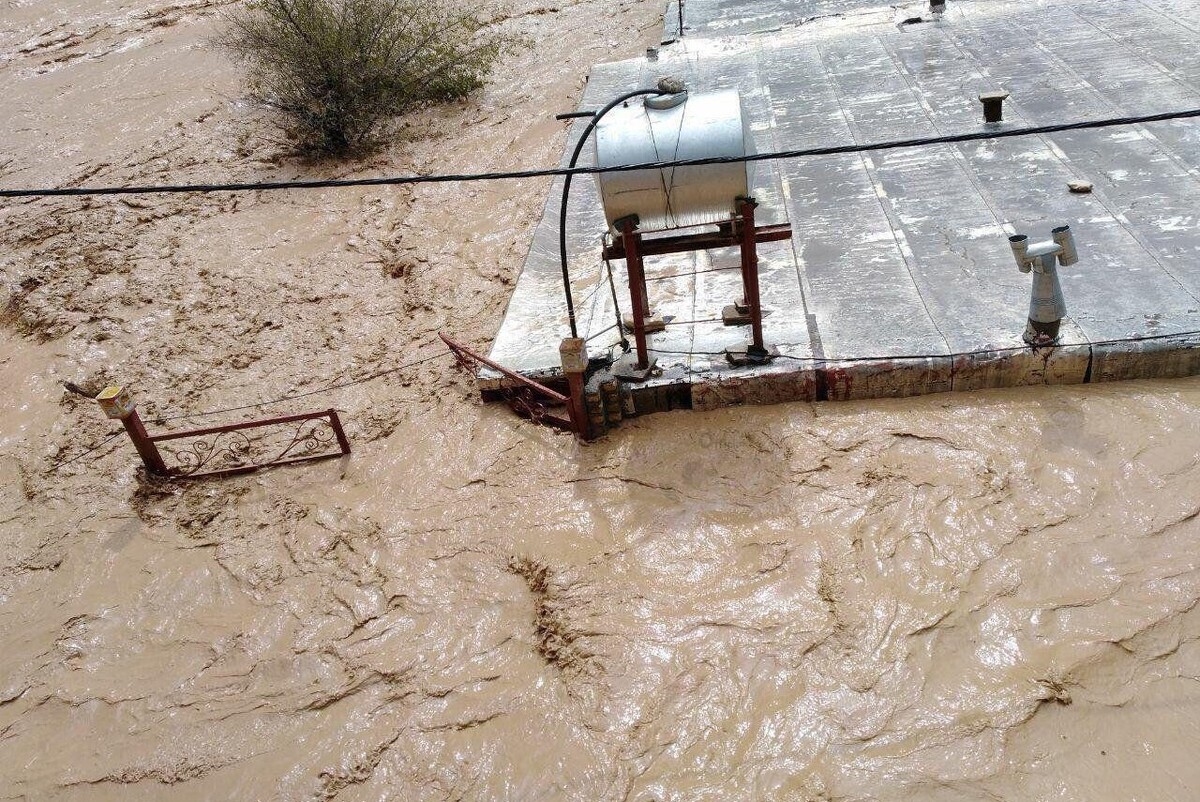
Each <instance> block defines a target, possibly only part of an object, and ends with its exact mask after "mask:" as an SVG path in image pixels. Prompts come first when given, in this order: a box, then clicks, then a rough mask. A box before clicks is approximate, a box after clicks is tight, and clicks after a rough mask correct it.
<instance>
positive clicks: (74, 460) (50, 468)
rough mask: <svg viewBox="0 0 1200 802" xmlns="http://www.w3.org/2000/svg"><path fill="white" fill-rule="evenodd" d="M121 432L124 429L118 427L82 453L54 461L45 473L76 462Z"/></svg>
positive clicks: (106, 443) (115, 437)
mask: <svg viewBox="0 0 1200 802" xmlns="http://www.w3.org/2000/svg"><path fill="white" fill-rule="evenodd" d="M123 434H125V430H124V429H118V430H117V431H115V432H113V433H112V434H110V435H109V436H108V437H106V438H104V439H103V440H101V441H100V442H99V443H96V445H94V446H92V447H91V448H89V449H87V450H86V451H84V452H83V453H82V454H77V455H75V456H74V457H71V458H70V459H65V460H63V461H62V462H56V463H54V464H53V465H51V466H50V467H49V468H47V469H46V473H51V472H53V471H57V470H58V469H59V468H63V467H66V466H67V465H70V464H71V463H72V462H78V461H79V460H81V459H83V458H84V457H86V456H87V455H88V454H91V453H94V452H96V451H99V450H100V449H102V448H104V447H105V446H106V445H108V444H109V443H111V442H112V441H113V440H116V439H117V438H118V437H120V436H121V435H123Z"/></svg>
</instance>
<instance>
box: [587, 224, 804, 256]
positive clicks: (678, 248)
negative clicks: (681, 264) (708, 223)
mask: <svg viewBox="0 0 1200 802" xmlns="http://www.w3.org/2000/svg"><path fill="white" fill-rule="evenodd" d="M791 238H792V227H791V225H790V224H788V223H779V224H777V225H769V226H757V227H755V228H754V240H755V242H779V241H780V240H788V239H791ZM741 244H742V236H741V235H740V234H739V233H738V232H736V231H729V230H726V231H710V232H706V233H703V234H675V235H672V236H669V237H655V238H653V239H647V238H645V237H643V238H642V241H641V243H640V247H639V253H640V254H641V256H642V257H646V256H663V255H665V254H669V253H686V252H688V251H703V250H709V249H712V248H731V247H737V246H739V245H741ZM604 258H606V259H624V258H625V245H624V242H623V241H616V242H613V243H612V244H611V245H608V246H607V247H605V248H604Z"/></svg>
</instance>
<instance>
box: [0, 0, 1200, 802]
mask: <svg viewBox="0 0 1200 802" xmlns="http://www.w3.org/2000/svg"><path fill="white" fill-rule="evenodd" d="M220 11H221V5H220V4H219V3H213V2H200V3H183V4H178V5H172V6H151V5H149V4H147V3H146V2H145V0H138V2H132V0H131V2H126V3H121V2H102V0H79V2H76V3H73V4H70V5H68V4H65V3H64V4H59V5H57V6H54V7H50V6H48V5H45V4H43V3H33V2H22V1H21V0H17V1H16V2H10V3H9V4H8V5H7V6H5V7H3V10H2V11H0V14H2V15H3V17H4V19H5V22H6V25H5V26H4V27H5V30H4V32H3V33H2V34H0V71H2V73H3V76H4V81H5V87H6V90H5V91H6V96H7V97H8V98H10V100H11V105H10V108H11V109H12V111H11V113H8V114H6V116H5V119H3V120H0V142H3V145H2V147H3V150H0V182H2V183H3V184H4V185H6V186H18V185H34V184H44V183H55V184H59V183H66V182H70V181H82V180H88V181H92V182H106V183H107V182H113V183H116V182H126V181H166V180H175V179H178V178H186V179H207V178H219V177H227V176H232V177H234V178H240V179H251V178H255V177H261V178H268V177H270V178H278V177H289V176H296V175H306V176H309V175H335V174H336V175H346V174H363V175H369V174H378V173H380V172H384V171H391V172H403V171H406V170H409V169H413V168H414V167H422V168H425V169H433V168H436V169H439V170H447V171H449V170H458V169H471V168H481V169H488V168H494V167H500V166H505V165H523V166H541V165H545V164H551V163H554V162H556V160H557V159H558V157H559V155H560V153H561V149H562V143H563V131H564V129H563V126H562V125H561V124H559V123H555V122H554V121H553V120H552V119H551V117H552V113H553V112H555V111H560V110H566V109H571V108H573V107H574V105H575V101H576V98H577V97H578V94H579V91H580V88H581V86H582V78H583V76H584V75H585V74H586V71H587V68H588V66H589V65H590V64H591V63H593V62H596V61H600V60H603V59H609V58H617V57H626V56H632V55H636V54H637V53H639V52H640V51H641V49H642V48H644V47H645V46H646V45H647V44H649V43H653V41H654V40H655V38H656V37H657V32H658V29H659V24H660V18H659V15H660V12H661V9H660V7H659V4H657V3H645V2H640V3H634V2H628V3H624V4H620V3H617V4H602V3H599V2H580V3H576V4H572V5H562V6H558V5H554V6H541V5H536V4H532V3H530V4H526V5H524V6H519V7H518V8H517V10H516V11H515V12H514V14H513V15H512V18H511V19H509V20H508V21H507V22H505V23H504V24H506V25H510V26H512V27H513V28H514V30H517V31H519V32H522V33H525V34H526V35H528V36H530V37H531V38H532V39H533V40H534V41H536V42H537V47H536V48H532V49H530V50H528V51H525V52H523V53H520V54H517V55H516V56H514V57H513V58H512V59H510V60H509V61H508V62H506V63H505V64H504V65H502V67H501V69H500V71H499V73H498V75H497V78H496V80H495V82H494V83H493V84H492V85H490V86H489V88H488V89H486V90H485V91H484V92H482V93H481V94H480V95H479V96H478V97H475V98H472V99H470V100H469V101H467V102H464V103H461V104H453V105H451V106H449V107H442V108H438V109H434V110H431V111H430V112H429V113H427V114H425V115H422V116H420V117H419V118H418V117H413V118H412V119H411V120H410V121H409V123H410V131H411V133H410V134H409V135H408V136H407V137H406V138H405V139H404V140H403V141H402V142H401V143H399V144H397V145H395V146H393V147H391V148H388V149H385V150H384V151H382V152H380V153H379V154H377V155H376V156H373V157H371V158H370V159H369V160H367V161H366V162H365V163H362V164H359V165H356V166H354V167H353V168H349V167H345V166H338V165H331V164H311V163H303V162H300V161H297V160H295V159H292V158H290V157H288V156H287V155H286V152H285V148H284V146H282V145H281V144H280V143H278V142H277V141H276V138H277V137H276V135H275V134H274V133H273V129H272V127H271V126H270V125H269V123H268V121H265V120H263V119H261V118H260V117H259V113H258V112H257V111H255V110H253V109H252V108H250V107H248V106H247V105H246V104H245V103H244V102H242V101H241V100H239V98H240V97H241V94H240V89H239V87H238V82H237V73H236V71H235V70H233V68H232V67H230V65H228V64H227V63H226V62H225V61H224V60H223V59H222V58H221V57H220V56H219V55H215V54H213V53H212V52H211V51H210V49H209V48H208V47H207V45H206V44H205V42H206V41H207V37H209V36H210V35H211V31H212V29H213V25H214V23H215V22H216V21H217V20H218V19H219V13H220ZM155 23H157V24H155ZM630 30H632V31H634V32H635V33H636V35H635V36H630V35H629V31H630ZM547 189H548V188H547V187H546V186H545V185H544V184H539V183H537V182H513V183H511V184H502V185H501V184H497V185H489V186H487V187H474V186H464V187H450V186H445V187H441V186H438V187H427V188H421V189H415V190H411V191H409V190H405V191H383V190H370V191H367V190H363V191H352V192H342V193H335V192H332V191H320V192H312V193H293V194H286V193H276V194H270V195H267V194H264V195H259V196H239V197H237V198H232V197H228V196H224V197H223V196H205V197H200V198H196V197H178V198H165V199H164V198H136V199H128V202H121V201H119V200H95V201H90V202H79V201H59V202H53V203H51V202H45V201H37V202H29V203H15V204H8V205H5V206H2V207H0V267H2V268H3V270H4V273H5V285H6V289H5V292H6V297H5V298H4V301H5V303H6V309H7V311H6V314H5V316H4V328H3V330H2V331H0V409H2V410H3V412H2V413H0V455H2V456H3V457H4V458H3V460H0V544H2V549H0V554H2V555H3V556H2V559H0V767H2V768H0V798H17V799H21V798H28V799H39V800H40V799H47V800H50V799H52V800H75V799H80V800H93V799H110V798H111V799H116V798H119V799H122V800H125V799H146V800H162V799H171V800H203V799H231V798H237V799H288V800H292V799H309V798H317V799H333V798H337V799H339V800H374V799H404V800H409V799H431V800H432V799H464V800H491V799H521V800H527V799H564V798H565V799H581V800H582V799H587V800H608V799H612V800H617V799H629V800H701V799H713V800H716V799H750V798H760V799H781V800H835V799H836V800H916V799H919V800H934V802H939V801H941V800H945V801H946V802H949V800H975V799H978V800H996V799H1002V800H1051V799H1053V800H1070V801H1072V802H1074V801H1075V800H1078V801H1079V802H1085V801H1086V802H1096V801H1097V800H1102V801H1104V800H1113V802H1116V801H1117V800H1122V801H1124V800H1132V799H1154V800H1185V799H1193V798H1195V796H1196V790H1195V789H1198V788H1200V764H1197V762H1196V761H1195V759H1194V757H1193V753H1194V751H1195V750H1194V744H1195V743H1196V739H1197V736H1198V735H1200V733H1198V732H1197V729H1198V727H1200V611H1198V610H1197V605H1196V603H1197V600H1198V599H1200V380H1196V379H1189V380H1179V381H1170V382H1154V383H1151V382H1133V383H1124V384H1112V385H1097V386H1087V387H1056V388H1024V389H1019V390H1018V389H1014V390H1004V391H991V392H985V393H972V394H955V395H941V396H930V397H925V398H918V399H908V400H896V401H876V402H863V403H843V404H817V405H804V404H792V405H782V406H775V407H763V408H745V409H732V410H722V411H716V412H708V413H690V412H674V413H668V414H662V415H655V416H651V417H647V418H644V419H639V420H635V421H632V422H626V423H624V424H622V427H621V428H620V429H619V430H618V431H616V432H614V433H613V434H611V435H610V436H608V437H607V438H605V439H603V440H601V441H600V442H597V443H595V444H592V445H588V446H581V445H578V444H576V443H575V442H574V441H573V440H571V439H570V438H569V437H565V436H562V435H557V434H554V433H552V432H550V431H548V430H546V429H541V428H537V427H534V426H531V425H529V424H527V423H524V422H522V421H520V420H518V419H516V418H515V417H513V416H512V415H511V414H510V413H508V412H507V411H506V410H505V409H504V408H502V407H484V406H482V405H481V404H480V403H479V401H478V399H477V397H476V395H475V393H474V390H473V386H472V382H471V380H470V378H469V377H467V376H464V375H462V374H461V373H458V372H456V371H455V370H454V369H453V367H452V363H451V362H450V360H448V359H445V360H436V361H432V362H429V363H425V364H423V365H421V366H420V367H417V368H413V369H411V370H406V371H402V372H400V373H398V374H394V375H391V376H388V377H386V378H383V379H380V380H377V381H374V382H370V383H366V384H361V385H356V386H354V387H350V388H347V389H345V390H341V391H337V392H336V393H330V394H321V395H317V396H314V397H312V398H310V399H306V400H305V401H300V402H291V403H290V404H284V405H278V406H274V407H271V408H269V411H272V412H275V411H278V412H280V413H282V412H292V411H302V410H305V409H320V408H325V407H326V406H329V405H335V406H337V407H338V408H339V409H340V410H342V411H343V415H344V417H345V420H346V424H347V428H348V430H349V433H350V437H351V440H352V443H353V447H354V453H353V454H352V455H351V456H350V457H349V458H346V459H343V460H334V461H329V462H323V463H315V464H310V465H308V466H303V467H295V468H287V469H280V470H275V471H271V472H266V473H262V474H259V475H255V476H250V477H242V478H235V479H230V480H224V481H212V482H201V483H194V484H180V485H171V486H161V485H157V484H153V483H148V482H146V481H145V480H144V479H142V478H141V477H140V476H139V474H138V471H137V470H136V468H135V461H136V460H135V455H134V454H133V452H132V449H131V448H130V447H129V446H128V444H127V442H126V441H125V440H124V439H123V438H117V439H115V440H112V441H111V442H109V443H107V444H105V445H103V446H101V447H100V448H99V449H97V450H96V451H94V452H91V453H87V454H85V453H84V452H85V449H86V448H88V447H89V446H92V445H94V444H96V443H100V442H102V441H103V440H104V438H105V437H107V436H108V434H109V433H110V432H112V431H113V428H112V427H111V426H110V425H109V424H108V422H106V421H105V420H104V419H103V418H102V417H101V415H100V413H99V412H98V410H97V409H96V408H95V406H94V404H92V403H91V402H89V401H87V400H85V399H83V398H80V397H79V396H77V395H74V394H71V393H69V392H65V391H64V390H63V387H62V383H63V382H68V381H69V382H74V383H76V384H79V385H80V386H81V387H83V388H85V389H95V388H96V387H97V386H102V385H103V384H104V383H106V382H108V381H119V382H122V383H125V384H127V385H128V386H130V387H131V388H132V389H133V392H134V393H135V396H136V397H137V399H138V401H139V404H140V406H141V408H142V410H143V411H144V412H145V414H146V417H147V418H148V419H149V418H152V417H155V416H157V415H162V414H194V413H197V412H201V411H205V410H210V409H213V408H220V407H227V406H235V405H239V404H244V403H249V402H253V401H258V400H262V399H269V398H274V397H278V396H280V395H283V394H285V393H289V392H291V391H305V390H311V389H316V388H319V387H322V386H324V385H325V384H327V383H329V382H331V381H334V380H338V379H340V378H346V377H349V378H353V377H358V376H364V375H367V374H370V373H372V372H374V371H377V370H380V369H383V368H387V367H389V366H392V365H396V364H401V363H403V362H406V361H410V360H412V359H414V358H418V357H422V356H424V355H426V354H432V353H436V352H437V351H438V348H437V347H436V346H434V345H433V344H431V343H430V340H431V338H433V337H434V335H435V333H436V332H437V331H439V330H446V331H449V332H450V333H453V334H456V335H459V336H462V337H463V338H464V339H466V340H468V341H469V342H470V343H473V344H476V345H480V346H481V347H482V346H483V345H484V344H486V342H487V341H488V339H489V338H490V336H491V334H492V333H493V332H494V331H495V329H496V327H497V325H498V323H499V319H500V316H501V314H502V313H503V309H504V305H505V303H506V302H507V297H508V293H509V291H510V289H511V285H512V282H513V280H514V278H515V272H516V270H517V269H518V266H519V264H520V262H521V258H522V256H523V254H524V249H525V248H527V247H528V239H529V231H530V229H531V225H532V223H533V221H534V220H536V219H537V216H538V215H539V214H540V211H541V204H542V202H543V201H544V198H545V192H546V191H547ZM238 414H242V413H238ZM244 414H255V412H254V411H250V412H247V413H244ZM235 419H237V415H236V414H235V415H232V416H220V417H218V418H204V419H201V420H199V421H196V422H197V423H201V422H203V423H213V422H218V421H219V422H226V421H228V420H235ZM80 455H83V456H82V458H80V459H77V460H76V461H74V462H70V463H69V464H65V465H61V466H60V467H57V468H56V467H55V466H56V465H59V464H60V463H62V462H63V461H65V460H69V459H72V458H75V457H79V456H80Z"/></svg>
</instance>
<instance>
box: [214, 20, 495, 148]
mask: <svg viewBox="0 0 1200 802" xmlns="http://www.w3.org/2000/svg"><path fill="white" fill-rule="evenodd" d="M218 43H219V44H220V45H222V46H223V47H224V48H225V49H226V50H228V51H229V52H230V53H232V54H233V56H234V57H235V58H236V59H238V60H240V61H242V62H244V63H245V64H246V65H247V66H248V67H249V79H250V81H249V82H250V89H251V93H252V94H253V95H254V97H255V98H256V99H257V100H259V101H260V102H262V103H264V104H266V105H267V106H269V107H270V108H272V109H275V110H276V111H278V112H279V113H280V114H281V115H282V120H283V123H284V126H285V128H286V129H287V131H288V133H289V134H291V135H292V136H293V137H294V138H295V139H296V140H297V141H298V142H299V143H300V144H301V146H302V147H304V148H306V149H310V150H315V151H320V152H326V153H333V154H342V153H345V152H347V151H350V150H353V149H355V148H357V147H360V146H362V145H364V144H366V143H368V142H370V141H371V139H372V136H373V135H374V134H375V133H376V132H377V130H378V128H379V126H380V124H381V123H382V122H383V121H384V120H386V119H387V118H390V117H393V116H396V115H399V114H402V113H404V112H405V111H408V110H409V109H411V108H413V107H414V106H417V105H420V104H422V103H426V102H429V101H437V100H449V99H452V98H457V97H462V96H463V95H465V94H467V93H468V92H470V91H471V90H473V89H475V88H477V87H479V86H481V85H482V84H483V82H484V80H485V79H486V78H487V75H488V73H489V72H490V71H491V68H492V65H493V64H494V63H495V61H496V59H497V58H498V57H499V56H500V54H501V53H502V52H504V51H505V50H506V49H507V48H508V47H509V46H511V45H512V44H513V41H512V40H511V39H510V38H508V37H506V36H504V35H503V34H500V33H497V32H495V31H494V30H492V29H489V28H488V27H487V26H485V24H484V22H483V20H482V19H481V18H480V16H479V12H478V10H475V11H466V10H462V9H458V8H455V7H454V6H451V5H448V4H447V3H446V2H445V0H250V2H249V3H248V4H247V5H246V6H244V7H243V8H241V9H240V10H238V11H235V12H233V14H232V15H231V17H230V19H229V22H228V23H227V25H226V27H225V29H224V30H223V32H222V33H221V34H220V36H219V38H218Z"/></svg>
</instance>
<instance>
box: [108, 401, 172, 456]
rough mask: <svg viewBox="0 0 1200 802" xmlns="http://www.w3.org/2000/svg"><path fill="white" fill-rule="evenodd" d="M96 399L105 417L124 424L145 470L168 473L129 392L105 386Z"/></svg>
mask: <svg viewBox="0 0 1200 802" xmlns="http://www.w3.org/2000/svg"><path fill="white" fill-rule="evenodd" d="M96 401H97V402H98V403H99V404H100V409H102V410H104V415H105V417H108V418H111V419H114V420H120V421H121V423H122V424H123V425H124V426H125V431H126V433H128V434H129V439H130V440H132V441H133V447H134V448H136V449H137V453H138V456H139V457H141V458H142V464H143V465H145V466H146V470H148V471H149V472H150V473H152V474H154V475H155V476H166V475H168V474H169V473H170V471H168V470H167V466H166V463H164V462H163V458H162V455H161V454H159V453H158V447H157V446H155V445H154V441H152V440H151V439H150V435H149V434H147V433H146V427H145V426H143V425H142V419H141V418H140V417H138V414H137V410H136V409H134V404H133V398H132V397H130V395H129V392H128V391H127V390H125V389H124V388H123V387H116V386H114V387H105V388H104V389H103V390H101V391H100V395H98V396H96Z"/></svg>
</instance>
